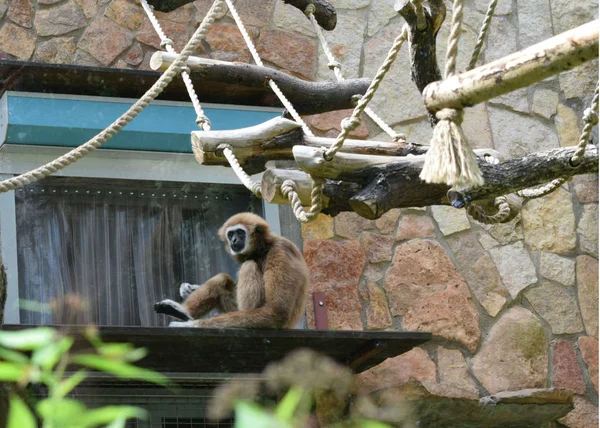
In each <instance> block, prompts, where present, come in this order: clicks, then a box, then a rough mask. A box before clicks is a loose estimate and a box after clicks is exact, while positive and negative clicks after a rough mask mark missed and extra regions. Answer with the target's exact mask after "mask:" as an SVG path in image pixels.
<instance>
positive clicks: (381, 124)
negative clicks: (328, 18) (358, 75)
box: [304, 3, 406, 141]
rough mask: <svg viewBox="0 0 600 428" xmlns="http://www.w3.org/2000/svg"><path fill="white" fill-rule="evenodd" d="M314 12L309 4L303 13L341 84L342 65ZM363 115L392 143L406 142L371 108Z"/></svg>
mask: <svg viewBox="0 0 600 428" xmlns="http://www.w3.org/2000/svg"><path fill="white" fill-rule="evenodd" d="M315 11H316V8H315V5H314V4H312V3H311V4H309V5H308V6H306V10H305V12H304V13H305V14H306V16H307V17H308V19H309V20H310V22H311V23H312V25H313V27H314V29H315V32H316V33H317V37H318V38H319V42H321V47H322V48H323V52H324V53H325V56H326V57H327V61H328V63H327V66H328V67H329V69H330V70H331V71H333V74H334V75H335V78H336V80H337V81H338V82H341V81H343V80H345V78H344V74H343V73H342V64H341V63H340V62H339V61H337V59H336V58H335V55H333V52H332V51H331V48H330V47H329V43H328V42H327V39H326V38H325V35H324V34H323V30H322V29H321V26H320V25H319V23H318V22H317V20H316V18H315V15H314V13H315ZM365 113H366V114H367V115H368V116H369V117H370V118H371V119H372V120H373V122H375V123H376V124H377V126H379V128H381V129H382V130H383V131H384V132H385V133H386V134H388V135H389V136H390V137H392V139H393V140H394V141H406V136H405V135H404V134H400V133H398V132H396V131H394V130H393V129H392V127H391V126H389V125H388V124H387V123H385V121H384V120H383V119H382V118H381V117H380V116H379V115H378V114H377V113H375V111H374V110H373V109H372V108H371V107H368V106H367V107H365Z"/></svg>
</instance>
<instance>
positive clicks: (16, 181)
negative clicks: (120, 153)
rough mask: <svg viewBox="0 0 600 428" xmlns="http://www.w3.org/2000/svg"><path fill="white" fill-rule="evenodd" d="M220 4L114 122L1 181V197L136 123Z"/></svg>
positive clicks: (197, 41)
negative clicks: (73, 145) (52, 158)
mask: <svg viewBox="0 0 600 428" xmlns="http://www.w3.org/2000/svg"><path fill="white" fill-rule="evenodd" d="M222 1H223V0H215V2H214V3H213V5H212V6H211V8H210V10H209V11H208V13H207V15H206V17H205V18H204V20H203V21H202V23H201V24H200V26H199V27H198V29H197V30H196V31H195V32H194V34H193V35H192V38H191V39H190V41H189V42H188V43H187V45H185V47H184V48H183V50H182V51H181V54H179V56H178V57H177V58H176V59H175V61H173V63H172V64H171V65H170V66H169V68H168V69H167V70H166V71H165V72H164V73H163V74H162V75H161V76H160V77H159V78H158V80H157V81H156V82H155V83H154V85H152V87H151V88H150V89H149V90H148V91H147V92H146V93H145V94H144V95H143V96H142V97H141V98H140V99H139V100H138V101H136V102H135V103H134V104H133V105H132V106H131V107H130V108H129V109H128V110H127V111H126V112H125V113H123V114H122V115H121V116H120V117H119V118H118V119H117V120H115V121H114V122H113V123H112V124H110V125H109V126H108V127H107V128H106V129H104V130H103V131H101V132H100V133H99V134H98V135H96V136H95V137H93V138H91V139H90V140H88V141H87V142H85V143H83V144H82V145H80V146H79V147H77V148H75V149H73V150H71V151H69V152H68V153H66V154H64V155H62V156H60V157H59V158H57V159H55V160H53V161H52V162H49V163H47V164H45V165H42V166H40V167H39V168H36V169H34V170H32V171H29V172H26V173H24V174H21V175H18V176H16V177H13V178H9V179H7V180H3V181H0V193H4V192H8V191H9V190H14V189H18V188H21V187H24V186H26V185H28V184H30V183H33V182H36V181H38V180H41V179H43V178H45V177H47V176H49V175H52V174H54V173H55V172H57V171H59V170H61V169H63V168H65V167H67V166H68V165H71V164H72V163H75V162H77V161H78V160H79V159H81V158H83V157H84V156H85V155H87V154H88V153H90V152H92V151H94V150H96V149H98V148H99V147H101V146H102V145H103V144H104V143H106V142H107V141H108V140H110V139H111V138H112V137H113V136H115V135H116V134H117V133H118V132H119V131H121V129H123V127H125V125H127V124H128V123H129V122H131V121H132V120H133V119H135V118H136V117H137V115H138V114H140V113H141V112H142V111H143V110H144V109H145V108H146V107H147V106H148V105H149V104H150V102H151V101H152V100H154V99H155V98H156V97H157V96H158V95H159V94H160V93H161V92H162V91H163V90H164V89H165V88H166V87H167V85H168V84H169V83H171V81H172V80H173V79H174V78H175V76H177V75H178V74H179V72H180V71H181V69H182V67H184V66H185V64H186V61H187V59H188V58H189V56H190V55H191V54H192V53H194V52H195V51H196V50H197V49H198V46H199V45H200V42H201V41H202V39H203V38H204V36H205V35H206V32H207V31H208V28H209V27H210V25H211V24H212V23H213V22H214V21H215V19H216V18H217V16H218V15H219V13H220V10H221V7H222Z"/></svg>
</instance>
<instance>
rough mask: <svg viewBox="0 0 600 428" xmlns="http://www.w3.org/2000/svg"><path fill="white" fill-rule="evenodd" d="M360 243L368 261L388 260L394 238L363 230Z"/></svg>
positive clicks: (379, 261)
mask: <svg viewBox="0 0 600 428" xmlns="http://www.w3.org/2000/svg"><path fill="white" fill-rule="evenodd" d="M359 240H360V245H361V246H362V248H363V251H364V252H365V254H366V256H367V260H368V261H369V262H370V263H381V262H389V261H390V260H392V248H393V245H394V238H393V237H392V236H385V235H381V234H380V233H377V232H376V233H373V232H363V233H361V235H360V238H359Z"/></svg>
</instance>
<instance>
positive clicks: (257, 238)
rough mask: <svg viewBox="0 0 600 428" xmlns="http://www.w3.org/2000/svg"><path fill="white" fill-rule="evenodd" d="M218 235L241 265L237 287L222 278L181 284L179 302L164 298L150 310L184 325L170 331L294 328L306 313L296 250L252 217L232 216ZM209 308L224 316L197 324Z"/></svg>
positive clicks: (302, 266)
mask: <svg viewBox="0 0 600 428" xmlns="http://www.w3.org/2000/svg"><path fill="white" fill-rule="evenodd" d="M219 236H220V238H221V240H222V241H223V242H224V243H225V247H226V248H227V252H228V253H230V254H231V255H232V256H233V258H234V259H235V260H236V261H237V262H238V263H240V268H239V271H238V281H237V283H236V282H235V281H234V280H233V279H232V278H231V277H230V276H229V275H227V274H226V273H220V274H218V275H215V276H214V277H212V278H210V279H209V280H208V281H206V282H205V283H204V284H202V285H193V284H188V283H183V284H181V287H180V289H179V294H180V295H181V297H182V299H184V301H183V303H181V304H179V303H177V302H174V301H173V300H169V299H166V300H163V301H161V302H158V303H156V304H155V305H154V310H155V311H156V312H157V313H163V314H166V315H171V316H174V317H176V318H179V319H181V320H183V321H181V322H180V321H173V322H171V323H170V324H169V326H171V327H206V328H231V327H242V328H290V327H293V326H294V324H296V322H297V321H298V320H299V318H300V317H301V316H302V313H303V312H304V307H305V306H306V296H307V293H308V286H309V272H308V267H307V266H306V262H305V261H304V257H303V256H302V253H301V252H300V251H299V250H298V248H297V247H296V246H295V245H294V244H293V243H292V242H291V241H289V240H287V239H285V238H283V237H280V236H276V235H273V234H272V233H271V230H270V228H269V225H268V224H267V222H266V221H265V220H263V219H262V218H261V217H259V216H257V215H255V214H251V213H241V214H236V215H234V216H233V217H231V218H230V219H229V220H227V221H226V222H225V224H224V225H223V226H222V227H221V229H219ZM213 309H217V310H218V311H219V312H222V314H220V315H216V316H214V317H210V318H202V319H199V318H201V317H202V316H203V315H205V314H207V313H208V312H209V311H211V310H213Z"/></svg>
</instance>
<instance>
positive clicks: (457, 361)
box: [437, 346, 479, 395]
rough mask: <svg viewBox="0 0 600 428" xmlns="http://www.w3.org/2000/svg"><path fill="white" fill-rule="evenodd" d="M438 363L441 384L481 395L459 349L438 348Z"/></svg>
mask: <svg viewBox="0 0 600 428" xmlns="http://www.w3.org/2000/svg"><path fill="white" fill-rule="evenodd" d="M437 363H438V373H439V377H440V383H442V384H444V385H450V386H454V387H456V388H461V389H464V390H466V391H470V392H472V393H474V394H477V395H479V389H478V388H477V385H476V384H475V381H474V380H473V379H472V378H471V376H470V375H469V368H468V366H467V363H466V362H465V359H464V358H463V355H462V353H461V352H460V351H459V350H458V349H447V348H444V347H443V346H438V348H437Z"/></svg>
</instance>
